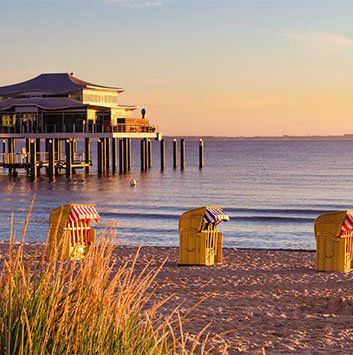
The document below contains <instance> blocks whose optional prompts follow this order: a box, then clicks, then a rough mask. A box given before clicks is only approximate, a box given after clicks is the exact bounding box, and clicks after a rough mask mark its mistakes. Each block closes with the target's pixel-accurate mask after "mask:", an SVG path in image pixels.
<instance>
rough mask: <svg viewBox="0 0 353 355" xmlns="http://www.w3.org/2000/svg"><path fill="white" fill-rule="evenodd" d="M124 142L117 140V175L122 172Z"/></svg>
mask: <svg viewBox="0 0 353 355" xmlns="http://www.w3.org/2000/svg"><path fill="white" fill-rule="evenodd" d="M124 158H125V154H124V142H123V140H122V139H119V174H122V173H123V172H124Z"/></svg>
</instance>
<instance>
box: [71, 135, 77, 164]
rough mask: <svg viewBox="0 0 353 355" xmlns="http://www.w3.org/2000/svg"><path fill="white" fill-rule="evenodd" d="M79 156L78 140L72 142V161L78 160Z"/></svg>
mask: <svg viewBox="0 0 353 355" xmlns="http://www.w3.org/2000/svg"><path fill="white" fill-rule="evenodd" d="M76 155H77V139H74V140H72V161H75V160H76Z"/></svg>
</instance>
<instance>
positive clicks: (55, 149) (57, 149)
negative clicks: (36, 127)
mask: <svg viewBox="0 0 353 355" xmlns="http://www.w3.org/2000/svg"><path fill="white" fill-rule="evenodd" d="M53 141H54V151H55V156H54V158H55V160H59V156H58V151H59V139H57V138H55V139H53Z"/></svg>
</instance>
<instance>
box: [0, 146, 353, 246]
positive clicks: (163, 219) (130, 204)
mask: <svg viewBox="0 0 353 355" xmlns="http://www.w3.org/2000/svg"><path fill="white" fill-rule="evenodd" d="M138 143H139V142H137V141H136V142H134V143H133V166H132V170H131V171H130V172H129V173H126V174H123V175H119V174H113V173H110V174H109V175H107V176H103V177H99V176H97V174H96V172H95V168H94V167H93V168H92V171H91V174H90V175H85V174H83V173H82V172H78V173H77V174H75V175H73V176H72V178H67V177H65V176H58V177H55V178H49V177H46V176H44V175H43V176H40V177H38V178H37V179H36V180H34V181H33V180H31V179H30V178H29V177H27V176H26V175H25V174H24V173H20V174H19V176H17V177H9V176H8V175H7V172H6V171H3V172H1V171H0V216H1V218H0V240H2V241H5V240H8V238H9V233H10V232H9V230H10V224H11V223H10V221H11V218H12V216H13V219H14V230H15V232H16V236H17V238H19V237H20V235H21V232H22V228H23V225H24V221H25V216H26V214H27V211H28V208H29V205H30V201H31V199H32V198H33V197H34V196H35V204H34V207H33V211H32V213H31V216H30V221H29V225H28V230H27V235H26V240H27V241H28V242H43V241H44V240H45V238H46V236H47V232H48V219H49V215H50V213H51V211H52V210H53V209H54V208H55V207H57V206H61V205H65V204H68V203H95V204H97V210H98V212H99V214H100V216H101V220H100V222H98V223H97V224H96V225H95V228H97V230H102V229H104V228H106V227H108V228H111V226H113V225H114V227H113V228H114V229H116V234H117V241H118V243H121V244H123V245H134V246H136V245H147V246H164V247H165V246H177V245H178V238H179V237H178V219H179V216H180V215H181V214H182V213H183V212H185V211H187V210H189V209H193V208H197V207H200V206H208V205H209V206H222V207H223V208H224V212H225V213H226V214H228V215H229V216H230V221H229V222H223V223H221V224H220V225H219V228H220V229H221V231H222V232H223V238H224V246H225V247H229V248H253V249H295V250H298V249H300V250H313V249H315V237H314V221H315V218H316V217H317V216H319V215H320V214H322V213H327V212H331V211H338V210H344V209H351V208H353V160H352V152H353V141H349V140H287V141H286V140H249V141H240V140H207V139H206V140H205V142H204V147H205V165H204V167H203V168H202V169H199V165H198V145H199V142H198V140H188V139H186V166H185V169H184V170H181V169H180V167H178V168H177V169H173V166H172V141H171V140H167V141H166V167H165V169H164V171H161V169H160V157H159V142H157V141H154V142H153V165H152V167H151V168H150V169H149V170H148V171H147V172H141V171H140V165H139V163H140V153H139V144H138ZM82 148H83V147H82V146H81V145H80V144H79V150H80V149H81V150H82ZM95 148H96V144H95V143H94V142H93V144H92V154H93V160H94V161H96V159H95V157H94V155H95ZM130 179H135V180H136V186H134V187H132V186H130Z"/></svg>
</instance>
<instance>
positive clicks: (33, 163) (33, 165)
mask: <svg viewBox="0 0 353 355" xmlns="http://www.w3.org/2000/svg"><path fill="white" fill-rule="evenodd" d="M36 148H37V145H36V142H34V141H33V140H31V142H30V174H31V177H32V178H35V177H37V150H36Z"/></svg>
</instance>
